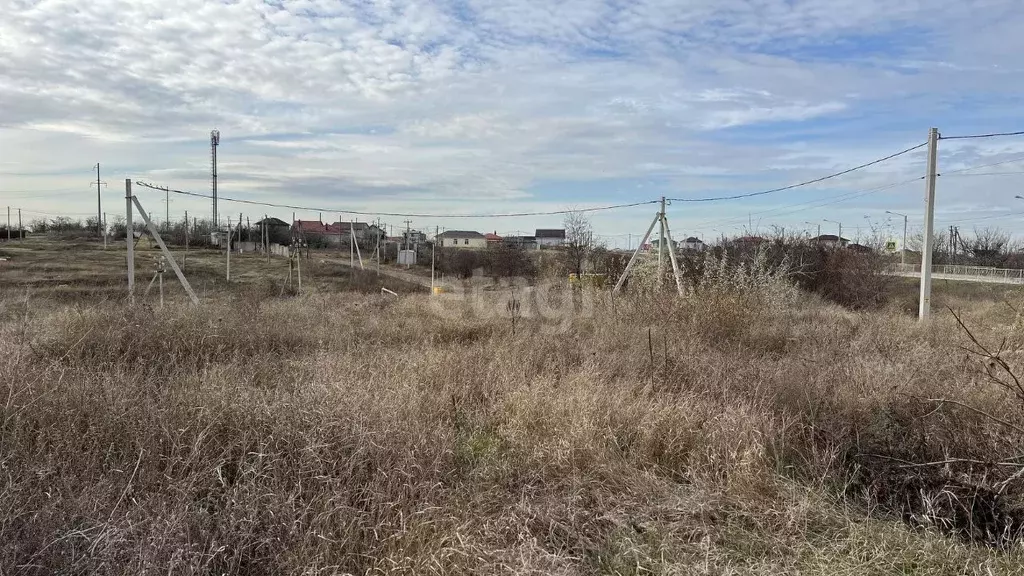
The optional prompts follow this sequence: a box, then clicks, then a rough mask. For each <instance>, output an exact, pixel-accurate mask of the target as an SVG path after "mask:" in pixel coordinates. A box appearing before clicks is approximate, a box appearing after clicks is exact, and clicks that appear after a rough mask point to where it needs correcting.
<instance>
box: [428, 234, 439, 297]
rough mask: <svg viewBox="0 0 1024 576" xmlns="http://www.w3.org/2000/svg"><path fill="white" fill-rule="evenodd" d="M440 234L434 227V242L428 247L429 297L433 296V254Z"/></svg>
mask: <svg viewBox="0 0 1024 576" xmlns="http://www.w3.org/2000/svg"><path fill="white" fill-rule="evenodd" d="M440 233H441V229H440V227H438V226H434V242H433V243H432V244H431V245H430V295H431V296H433V295H434V262H435V256H434V254H435V253H436V252H437V235H438V234H440Z"/></svg>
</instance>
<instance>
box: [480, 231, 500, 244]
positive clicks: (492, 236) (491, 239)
mask: <svg viewBox="0 0 1024 576" xmlns="http://www.w3.org/2000/svg"><path fill="white" fill-rule="evenodd" d="M484 240H487V245H488V246H491V245H494V244H501V242H502V238H501V236H498V233H497V232H489V233H487V234H484Z"/></svg>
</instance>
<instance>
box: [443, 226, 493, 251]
mask: <svg viewBox="0 0 1024 576" xmlns="http://www.w3.org/2000/svg"><path fill="white" fill-rule="evenodd" d="M437 245H438V246H440V247H442V248H469V249H480V248H486V247H487V238H486V237H484V235H483V234H481V233H479V232H474V231H472V230H446V231H444V232H442V233H440V234H438V235H437Z"/></svg>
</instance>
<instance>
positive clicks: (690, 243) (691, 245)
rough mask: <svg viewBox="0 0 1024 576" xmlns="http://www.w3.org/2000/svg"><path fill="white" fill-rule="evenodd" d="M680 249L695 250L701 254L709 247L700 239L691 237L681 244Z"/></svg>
mask: <svg viewBox="0 0 1024 576" xmlns="http://www.w3.org/2000/svg"><path fill="white" fill-rule="evenodd" d="M679 247H680V248H682V249H683V250H695V251H697V252H700V251H701V250H703V249H704V248H706V247H707V246H706V245H705V244H704V241H703V240H701V239H700V238H697V237H696V236H690V237H689V238H687V239H686V240H683V241H682V242H680V243H679Z"/></svg>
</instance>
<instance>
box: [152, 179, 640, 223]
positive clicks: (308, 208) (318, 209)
mask: <svg viewBox="0 0 1024 576" xmlns="http://www.w3.org/2000/svg"><path fill="white" fill-rule="evenodd" d="M135 184H136V185H138V186H142V187H144V188H150V189H152V190H160V191H161V192H170V193H171V194H181V195H184V196H192V197H195V198H205V199H210V198H211V196H208V195H206V194H198V193H196V192H186V191H184V190H174V189H172V188H165V187H162V186H155V185H153V184H148V183H146V182H142V181H141V180H140V181H136V182H135ZM217 200H218V201H225V202H236V203H239V204H249V205H252V206H267V207H270V208H287V209H288V210H305V211H309V212H334V213H337V212H342V213H345V214H358V215H360V216H391V217H402V218H516V217H521V216H558V215H562V214H571V213H574V212H600V211H604V210H617V209H620V208H632V207H634V206H643V205H646V204H657V203H658V202H660V200H645V201H643V202H632V203H629V204H614V205H611V206H599V207H596V208H579V209H576V210H552V211H549V212H509V213H505V214H414V213H404V212H360V211H358V210H347V209H341V208H322V207H317V206H294V205H291V204H275V203H273V202H259V201H256V200H244V199H240V198H228V197H227V196H219V195H218V197H217Z"/></svg>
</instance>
